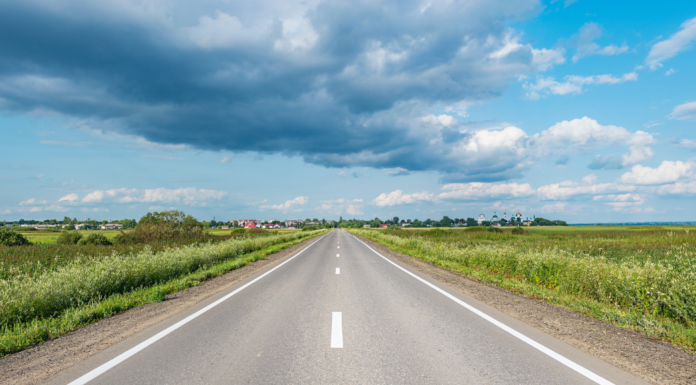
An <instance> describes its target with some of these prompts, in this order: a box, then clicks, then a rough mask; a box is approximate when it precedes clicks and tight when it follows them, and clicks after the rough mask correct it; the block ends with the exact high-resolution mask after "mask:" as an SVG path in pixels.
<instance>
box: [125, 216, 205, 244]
mask: <svg viewBox="0 0 696 385" xmlns="http://www.w3.org/2000/svg"><path fill="white" fill-rule="evenodd" d="M212 237H214V236H212V235H210V233H208V232H207V230H206V228H205V227H204V226H203V224H202V223H200V222H198V221H197V220H196V219H195V218H194V217H192V216H190V215H186V214H185V213H183V212H181V211H176V210H172V211H163V212H161V213H160V212H154V213H147V214H146V215H145V216H144V217H142V218H140V221H138V225H137V226H136V227H135V230H133V231H131V232H129V233H125V232H121V233H120V234H119V235H117V236H116V238H115V239H114V241H115V242H116V243H117V244H126V245H132V244H144V243H154V242H182V241H183V242H188V241H199V242H205V241H207V240H210V239H211V238H212Z"/></svg>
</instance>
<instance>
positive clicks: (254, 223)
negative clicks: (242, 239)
mask: <svg viewBox="0 0 696 385" xmlns="http://www.w3.org/2000/svg"><path fill="white" fill-rule="evenodd" d="M244 227H245V228H247V229H253V228H256V222H247V223H245V224H244Z"/></svg>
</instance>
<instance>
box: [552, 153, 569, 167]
mask: <svg viewBox="0 0 696 385" xmlns="http://www.w3.org/2000/svg"><path fill="white" fill-rule="evenodd" d="M569 160H570V158H569V157H568V155H561V156H559V157H558V159H556V162H555V163H556V165H558V166H565V165H567V164H568V161H569Z"/></svg>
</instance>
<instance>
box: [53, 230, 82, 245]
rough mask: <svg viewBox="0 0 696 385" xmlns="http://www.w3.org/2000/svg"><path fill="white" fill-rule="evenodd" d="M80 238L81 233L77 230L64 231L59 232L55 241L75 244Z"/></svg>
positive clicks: (63, 243) (62, 243)
mask: <svg viewBox="0 0 696 385" xmlns="http://www.w3.org/2000/svg"><path fill="white" fill-rule="evenodd" d="M80 239H82V234H80V233H78V232H77V231H64V232H62V233H60V235H59V236H58V238H57V239H56V243H57V244H59V245H77V242H79V241H80Z"/></svg>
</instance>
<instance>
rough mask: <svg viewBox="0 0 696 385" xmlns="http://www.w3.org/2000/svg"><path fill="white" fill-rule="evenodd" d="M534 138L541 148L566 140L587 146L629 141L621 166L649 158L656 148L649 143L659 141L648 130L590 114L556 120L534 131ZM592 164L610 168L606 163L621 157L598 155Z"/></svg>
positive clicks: (557, 145) (585, 148)
mask: <svg viewBox="0 0 696 385" xmlns="http://www.w3.org/2000/svg"><path fill="white" fill-rule="evenodd" d="M533 142H534V143H535V144H536V145H537V146H538V147H539V148H540V150H542V151H543V150H546V151H548V150H550V149H553V148H558V147H562V146H564V145H566V144H567V143H571V144H574V145H576V146H578V147H580V148H581V149H584V150H589V149H592V148H596V147H598V146H606V145H609V144H613V145H628V148H629V152H628V153H626V154H623V155H621V159H620V165H621V166H627V165H630V164H634V163H637V162H640V161H642V160H646V159H650V158H651V157H652V155H653V150H652V149H651V148H650V147H649V145H651V144H654V143H656V141H655V138H653V135H652V134H649V133H647V132H644V131H636V132H634V133H632V132H630V131H628V130H626V129H625V128H623V127H618V126H612V125H607V126H604V125H601V124H599V122H597V121H596V120H594V119H591V118H588V117H583V118H581V119H573V120H570V121H568V120H564V121H562V122H560V123H556V124H555V125H553V126H552V127H550V128H549V129H548V130H546V131H543V132H541V133H539V134H537V135H535V136H534V138H533ZM592 164H594V165H595V166H596V167H597V168H611V167H607V166H608V165H612V166H614V165H615V166H618V164H619V160H618V159H617V158H612V157H609V158H607V157H599V158H598V157H595V159H593V163H592ZM592 164H591V165H592Z"/></svg>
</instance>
